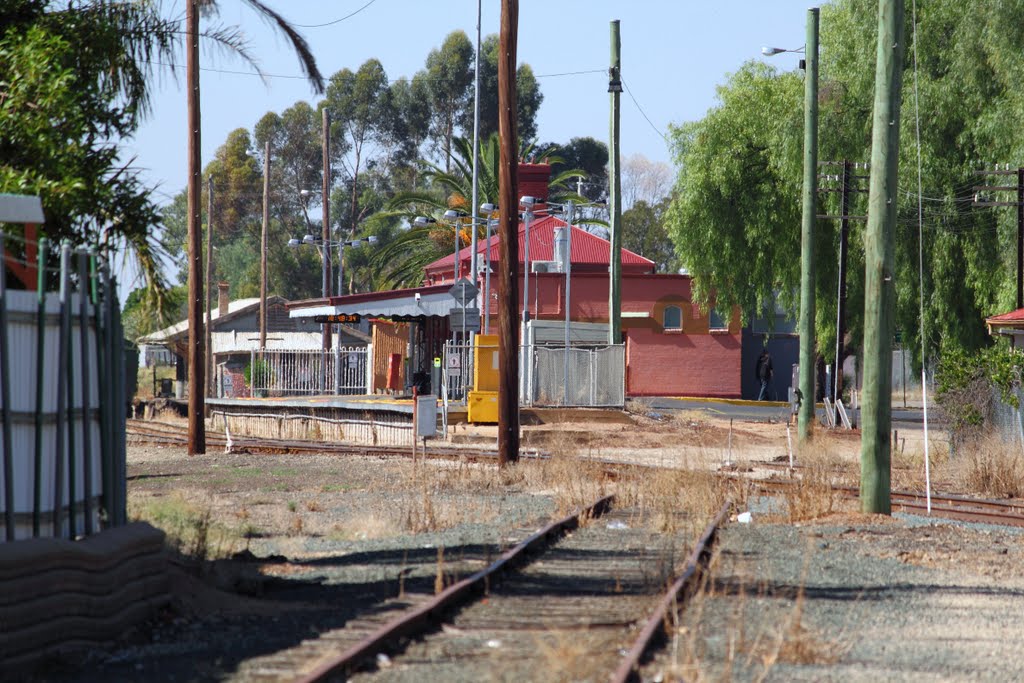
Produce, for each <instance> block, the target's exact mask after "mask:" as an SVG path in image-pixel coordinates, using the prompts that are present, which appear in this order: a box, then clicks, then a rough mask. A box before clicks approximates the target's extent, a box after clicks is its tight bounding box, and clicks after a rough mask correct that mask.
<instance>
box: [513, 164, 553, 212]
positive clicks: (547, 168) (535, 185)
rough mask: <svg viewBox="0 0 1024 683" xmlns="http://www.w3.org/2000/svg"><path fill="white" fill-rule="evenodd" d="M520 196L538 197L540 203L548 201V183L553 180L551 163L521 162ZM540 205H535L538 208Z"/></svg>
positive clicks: (519, 175)
mask: <svg viewBox="0 0 1024 683" xmlns="http://www.w3.org/2000/svg"><path fill="white" fill-rule="evenodd" d="M517 178H518V180H519V196H520V197H536V198H537V200H538V204H547V202H548V183H550V182H551V164H527V163H520V164H519V174H518V176H517ZM537 208H540V207H539V206H537V207H534V209H535V210H536V209H537Z"/></svg>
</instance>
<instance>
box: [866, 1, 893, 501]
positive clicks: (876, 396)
mask: <svg viewBox="0 0 1024 683" xmlns="http://www.w3.org/2000/svg"><path fill="white" fill-rule="evenodd" d="M903 49H904V48H903V0H880V2H879V3H878V48H877V59H878V63H877V66H876V68H875V109H874V116H873V121H872V133H871V185H870V190H869V192H868V224H867V229H866V231H865V235H864V391H863V399H864V401H863V411H862V431H861V450H860V502H861V509H862V511H863V512H868V513H871V512H874V513H880V514H884V515H888V514H891V512H892V501H891V498H890V494H891V489H892V481H891V477H892V473H891V471H890V468H891V458H892V443H891V442H890V429H891V427H892V334H893V308H894V302H895V298H896V295H895V288H894V285H895V282H894V273H893V266H894V264H895V257H894V251H895V250H894V247H893V235H894V233H895V228H896V205H897V203H898V199H899V197H898V195H897V181H898V177H899V176H898V173H897V171H898V169H899V150H900V144H899V143H900V96H901V90H902V83H901V75H902V73H903Z"/></svg>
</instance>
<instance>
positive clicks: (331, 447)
mask: <svg viewBox="0 0 1024 683" xmlns="http://www.w3.org/2000/svg"><path fill="white" fill-rule="evenodd" d="M127 436H128V439H129V441H130V442H133V443H146V444H152V445H157V446H184V445H186V443H187V442H188V430H187V428H186V427H184V426H179V425H173V424H168V423H166V422H151V421H146V420H128V428H127ZM206 445H207V446H208V447H213V448H224V449H228V447H229V446H230V450H231V451H232V452H238V453H266V454H282V453H284V454H287V453H333V454H341V455H379V456H396V455H398V456H410V455H411V449H409V448H399V447H396V446H373V445H370V444H346V443H335V442H329V441H306V440H300V439H267V438H263V437H244V436H232V437H231V438H230V440H229V439H228V438H227V436H226V435H225V434H224V433H223V432H214V431H207V432H206ZM419 453H420V454H421V455H425V456H427V457H431V458H443V459H462V460H469V461H477V460H479V461H490V460H497V457H498V456H497V451H491V450H485V449H479V448H458V447H444V446H427V447H426V448H425V449H424V448H423V447H420V449H419ZM521 457H527V458H529V457H536V458H544V457H546V456H545V455H543V454H530V453H524V454H523V455H522V456H521Z"/></svg>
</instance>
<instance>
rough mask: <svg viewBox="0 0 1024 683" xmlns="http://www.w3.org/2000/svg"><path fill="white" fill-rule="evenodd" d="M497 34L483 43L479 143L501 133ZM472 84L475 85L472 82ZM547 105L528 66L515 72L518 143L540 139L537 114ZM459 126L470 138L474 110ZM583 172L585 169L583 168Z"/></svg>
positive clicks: (468, 110) (461, 118)
mask: <svg viewBox="0 0 1024 683" xmlns="http://www.w3.org/2000/svg"><path fill="white" fill-rule="evenodd" d="M498 48H499V45H498V36H497V34H491V35H489V36H487V37H486V38H484V39H483V42H482V43H481V45H480V139H482V140H486V139H488V138H490V137H491V135H493V134H494V133H497V132H498V57H499V49H498ZM471 83H472V81H471ZM543 101H544V94H543V93H541V91H540V84H539V83H538V82H537V78H536V76H534V73H533V69H532V68H531V67H530V65H529V64H520V65H519V67H518V68H517V69H516V125H517V127H518V133H519V139H520V140H521V141H526V142H531V141H533V140H534V139H535V138H536V137H537V112H538V111H539V110H540V105H541V103H542V102H543ZM459 125H460V127H461V128H462V130H463V131H464V134H465V135H466V136H467V137H468V136H471V135H472V130H473V108H472V106H469V107H467V108H464V109H463V111H462V113H461V114H460V116H459ZM580 168H582V167H580Z"/></svg>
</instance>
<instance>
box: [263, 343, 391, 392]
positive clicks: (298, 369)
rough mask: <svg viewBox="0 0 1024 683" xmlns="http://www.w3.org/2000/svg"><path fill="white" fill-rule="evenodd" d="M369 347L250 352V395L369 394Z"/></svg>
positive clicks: (370, 370)
mask: <svg viewBox="0 0 1024 683" xmlns="http://www.w3.org/2000/svg"><path fill="white" fill-rule="evenodd" d="M371 354H372V346H370V345H367V346H343V347H335V348H333V349H330V350H326V349H313V350H309V349H302V350H273V351H266V350H265V351H262V352H260V351H252V352H250V358H249V379H250V387H251V389H252V394H253V396H305V395H316V394H347V395H361V394H370V393H373V367H372V363H371V362H370V359H371V358H372V355H371Z"/></svg>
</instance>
